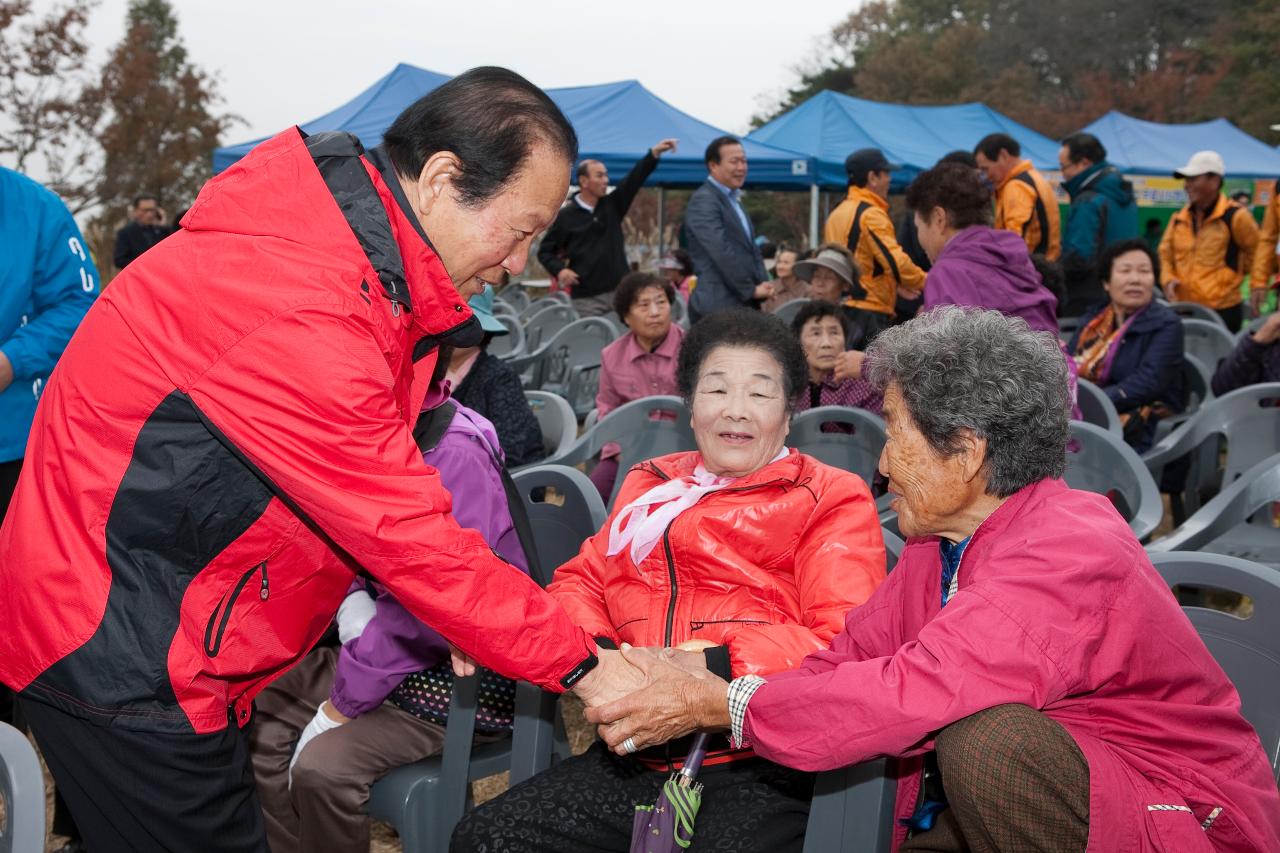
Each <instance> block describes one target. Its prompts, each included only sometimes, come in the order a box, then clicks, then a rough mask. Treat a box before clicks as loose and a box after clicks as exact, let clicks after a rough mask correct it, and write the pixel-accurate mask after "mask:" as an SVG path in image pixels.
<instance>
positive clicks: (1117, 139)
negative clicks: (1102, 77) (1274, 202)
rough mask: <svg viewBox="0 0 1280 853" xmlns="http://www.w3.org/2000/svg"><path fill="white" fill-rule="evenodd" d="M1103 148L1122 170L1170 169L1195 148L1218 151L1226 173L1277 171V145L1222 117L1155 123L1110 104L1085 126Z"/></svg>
mask: <svg viewBox="0 0 1280 853" xmlns="http://www.w3.org/2000/svg"><path fill="white" fill-rule="evenodd" d="M1084 132H1085V133H1092V134H1093V135H1094V136H1096V137H1098V139H1099V140H1100V141H1101V142H1102V144H1103V145H1104V146H1106V149H1107V160H1108V161H1110V162H1111V163H1112V164H1114V165H1115V166H1116V167H1117V168H1119V169H1120V170H1121V171H1124V172H1132V173H1138V174H1146V175H1171V174H1172V173H1173V171H1174V170H1175V169H1177V168H1179V167H1180V166H1183V165H1185V164H1186V162H1187V160H1188V159H1189V158H1190V157H1191V155H1192V154H1194V153H1195V152H1197V151H1204V150H1212V151H1217V152H1218V153H1219V154H1221V155H1222V159H1223V161H1224V162H1225V163H1226V166H1227V177H1233V178H1274V177H1276V176H1280V150H1278V149H1275V148H1272V147H1271V146H1269V145H1267V144H1266V143H1263V142H1260V141H1259V140H1257V139H1254V138H1253V137H1252V136H1250V135H1249V134H1247V133H1245V132H1244V131H1243V130H1241V129H1240V128H1238V127H1236V126H1235V125H1234V124H1232V123H1231V122H1229V121H1227V120H1226V119H1224V118H1219V119H1214V120H1213V121H1204V122H1199V123H1197V124H1157V123H1156V122H1151V121H1143V120H1142V119H1137V118H1133V117H1132V116H1127V115H1125V114H1124V113H1118V112H1115V111H1114V110H1113V111H1111V112H1109V113H1107V114H1106V115H1104V116H1103V117H1102V118H1100V119H1098V120H1097V121H1095V122H1094V123H1093V124H1091V125H1089V126H1088V127H1086V128H1084Z"/></svg>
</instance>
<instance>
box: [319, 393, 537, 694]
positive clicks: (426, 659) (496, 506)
mask: <svg viewBox="0 0 1280 853" xmlns="http://www.w3.org/2000/svg"><path fill="white" fill-rule="evenodd" d="M459 417H460V416H459ZM423 461H424V462H426V463H427V464H428V465H430V466H432V467H433V468H435V469H436V470H437V471H439V472H440V479H441V482H442V483H443V484H444V487H445V488H446V489H448V490H449V492H450V493H451V495H452V497H453V517H454V519H455V520H456V521H457V522H458V525H459V526H460V527H467V528H471V529H473V530H476V531H478V532H479V533H480V535H481V536H483V537H484V539H485V541H486V542H488V543H489V546H490V547H491V548H493V549H494V550H495V551H496V552H497V553H498V555H499V556H500V557H502V558H503V559H504V560H506V561H507V562H509V563H512V564H513V565H515V566H517V567H519V569H520V570H521V571H523V572H525V573H526V574H527V573H528V571H529V566H528V561H527V560H526V559H525V555H524V550H523V549H522V548H521V547H520V541H519V538H518V537H517V535H516V531H515V524H514V522H512V520H511V511H510V510H509V509H508V507H507V495H506V491H505V490H504V489H503V485H502V477H501V474H500V472H499V470H498V468H497V464H498V463H497V462H495V460H494V457H493V454H492V453H491V451H490V450H489V448H488V447H487V446H486V443H485V439H484V438H482V437H481V436H479V435H473V434H469V433H467V432H466V431H462V430H454V429H450V431H449V432H447V433H446V434H445V436H444V437H443V438H442V439H441V440H440V443H439V444H437V445H436V447H435V448H434V449H432V450H430V451H428V452H427V453H426V454H424V455H423ZM448 653H449V646H448V643H447V642H445V639H444V638H443V637H441V636H440V635H439V634H438V633H436V632H435V631H434V630H432V629H431V628H429V627H428V626H427V625H425V624H423V623H422V622H421V621H419V620H418V619H417V618H416V617H414V616H413V615H411V614H410V613H409V612H408V611H407V610H405V609H404V608H403V607H402V606H400V603H399V602H397V601H396V600H395V599H394V598H392V597H391V596H389V595H383V596H381V597H379V598H378V609H377V614H376V615H375V616H374V617H373V618H372V619H371V620H369V624H368V625H366V626H365V629H364V632H363V633H362V634H361V635H360V636H359V637H357V638H356V639H354V640H352V641H351V642H349V643H347V644H346V645H345V646H343V647H342V651H341V652H340V653H339V655H338V667H337V672H336V673H335V675H334V680H333V690H332V692H331V694H330V697H329V701H330V702H332V703H333V706H334V707H335V708H337V709H338V710H339V711H340V712H342V713H343V714H345V715H347V716H348V717H358V716H360V715H361V714H363V713H366V712H367V711H370V710H372V709H374V708H376V707H378V705H380V704H382V702H383V701H384V700H385V699H386V698H387V696H388V695H390V693H391V691H392V690H394V689H395V688H396V686H397V685H399V683H400V681H401V680H402V679H403V678H404V677H405V676H406V675H408V674H410V673H413V672H418V671H420V670H423V669H429V668H431V667H433V666H435V665H436V664H438V663H440V662H441V661H443V660H444V659H445V658H446V657H447V656H448Z"/></svg>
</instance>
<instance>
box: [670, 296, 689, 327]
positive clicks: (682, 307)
mask: <svg viewBox="0 0 1280 853" xmlns="http://www.w3.org/2000/svg"><path fill="white" fill-rule="evenodd" d="M671 322H673V323H675V324H676V325H677V326H679V327H680V328H682V329H688V328H689V305H688V303H686V302H685V301H684V297H683V296H681V295H680V294H679V293H677V294H676V298H675V301H674V302H672V303H671Z"/></svg>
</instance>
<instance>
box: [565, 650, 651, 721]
mask: <svg viewBox="0 0 1280 853" xmlns="http://www.w3.org/2000/svg"><path fill="white" fill-rule="evenodd" d="M627 648H630V647H629V646H628V647H627ZM596 656H597V657H598V658H600V663H599V664H598V665H597V666H596V668H595V669H593V670H591V672H589V673H587V674H586V675H585V676H583V678H582V680H581V681H579V682H578V683H577V684H575V685H574V687H573V692H574V693H577V694H578V698H580V699H581V700H582V701H583V704H585V705H586V706H587V707H588V708H590V707H593V706H595V705H603V704H604V703H606V702H612V701H614V700H615V699H618V698H620V697H622V696H626V695H627V694H628V693H632V692H634V691H636V690H639V689H640V688H641V687H643V686H644V685H645V678H644V673H643V672H641V671H640V670H639V669H637V668H636V667H634V666H632V665H631V664H630V663H628V662H627V661H626V660H625V659H624V658H623V656H622V653H621V652H619V651H616V650H614V649H602V648H597V649H596Z"/></svg>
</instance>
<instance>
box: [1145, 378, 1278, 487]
mask: <svg viewBox="0 0 1280 853" xmlns="http://www.w3.org/2000/svg"><path fill="white" fill-rule="evenodd" d="M1221 439H1225V440H1226V443H1227V456H1226V463H1225V465H1224V466H1223V467H1222V470H1221V472H1220V473H1219V469H1218V464H1217V459H1218V455H1219V453H1218V441H1219V440H1221ZM1190 453H1194V454H1195V455H1194V456H1193V457H1192V459H1193V464H1192V469H1191V473H1189V474H1188V476H1187V484H1186V492H1185V494H1184V495H1183V501H1184V503H1185V505H1186V507H1187V510H1188V511H1189V512H1194V511H1195V510H1197V509H1199V507H1200V503H1201V500H1202V499H1203V497H1204V496H1205V495H1206V494H1208V493H1210V492H1214V491H1216V490H1217V489H1218V488H1219V487H1220V485H1229V484H1231V483H1234V482H1235V481H1236V479H1238V478H1239V477H1240V476H1241V475H1242V474H1243V473H1244V472H1245V471H1247V470H1248V469H1250V468H1252V467H1253V466H1254V465H1256V464H1257V463H1259V462H1261V461H1262V460H1263V459H1266V458H1267V457H1268V456H1271V455H1272V454H1274V453H1280V383H1275V382H1270V383H1263V384H1259V385H1249V386H1246V387H1244V388H1237V389H1236V390H1235V391H1232V392H1231V393H1230V394H1224V395H1223V396H1221V397H1217V398H1214V399H1213V400H1212V401H1210V402H1208V403H1206V404H1205V405H1203V406H1201V408H1200V411H1198V412H1196V413H1195V414H1194V415H1192V416H1191V417H1190V418H1188V419H1187V420H1186V422H1184V423H1183V424H1182V425H1181V426H1180V427H1178V428H1177V429H1175V430H1174V431H1173V432H1172V433H1170V434H1169V435H1168V436H1166V437H1164V438H1163V439H1161V440H1160V441H1159V442H1157V443H1156V445H1155V446H1154V447H1152V448H1151V449H1150V450H1148V451H1147V452H1146V453H1144V454H1143V455H1142V461H1143V462H1144V463H1145V464H1146V466H1147V469H1148V470H1149V471H1151V473H1152V475H1153V476H1154V477H1156V479H1157V480H1158V479H1159V478H1160V476H1161V475H1162V474H1163V472H1164V469H1165V466H1167V465H1168V464H1169V463H1171V462H1173V461H1174V460H1176V459H1180V458H1182V457H1183V456H1186V455H1187V454H1190Z"/></svg>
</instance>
